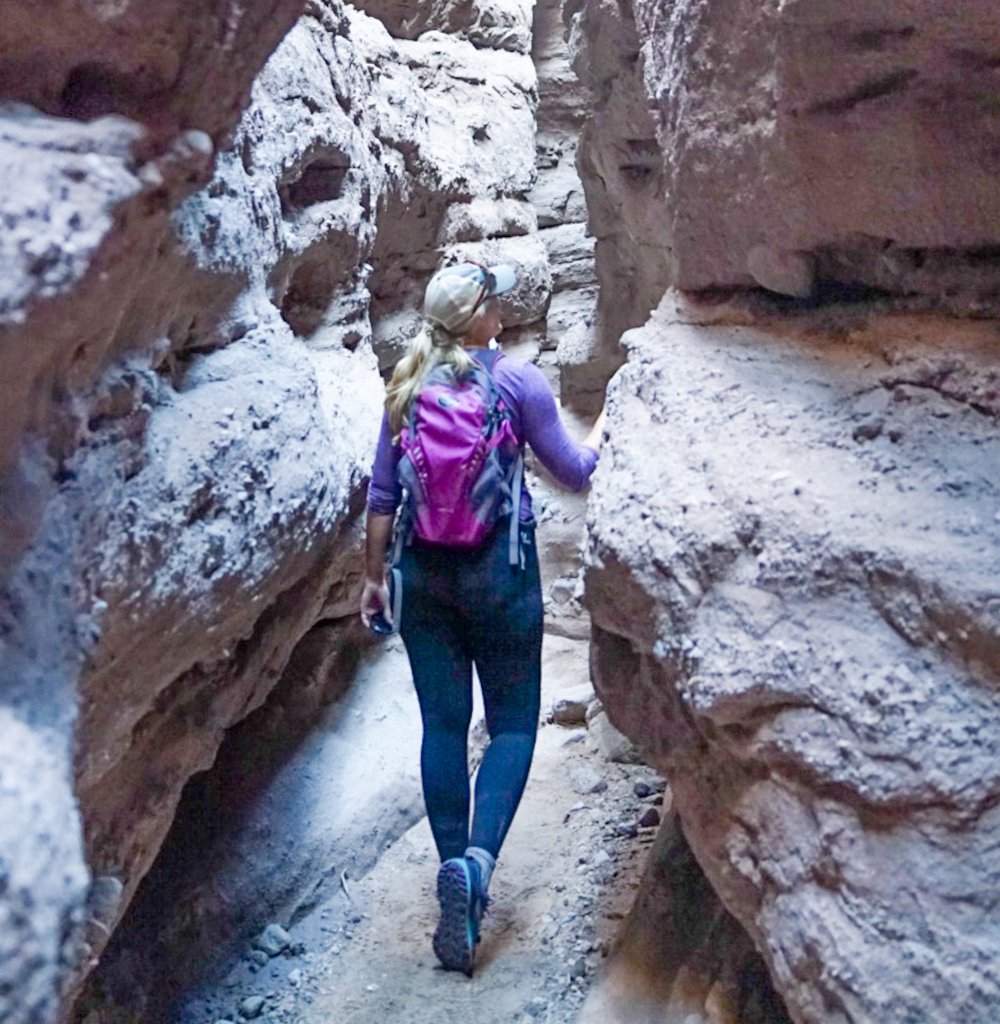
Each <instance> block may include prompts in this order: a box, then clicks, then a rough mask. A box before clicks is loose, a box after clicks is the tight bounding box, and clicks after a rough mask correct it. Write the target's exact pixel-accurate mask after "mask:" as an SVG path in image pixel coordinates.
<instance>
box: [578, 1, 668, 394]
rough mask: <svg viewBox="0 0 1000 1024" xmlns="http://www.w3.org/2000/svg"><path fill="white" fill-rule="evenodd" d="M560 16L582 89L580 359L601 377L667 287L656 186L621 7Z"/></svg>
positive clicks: (652, 139) (655, 155) (659, 168)
mask: <svg viewBox="0 0 1000 1024" xmlns="http://www.w3.org/2000/svg"><path fill="white" fill-rule="evenodd" d="M564 15H565V16H566V17H567V18H568V19H569V21H570V28H571V31H570V37H569V46H570V53H571V56H572V62H573V69H574V70H575V71H576V73H577V75H578V76H579V77H580V79H581V80H582V81H583V82H584V83H585V84H586V85H587V87H588V89H589V92H590V105H591V112H590V117H589V118H588V120H587V122H586V124H585V125H584V127H583V132H582V134H581V137H580V145H579V154H578V157H577V165H578V167H579V171H580V177H581V179H582V181H583V186H584V190H585V193H586V198H587V223H588V228H589V231H590V233H591V234H592V235H594V236H595V238H596V246H595V259H596V271H597V279H598V282H599V284H600V296H599V301H598V315H597V322H596V325H595V328H596V330H595V334H594V337H593V340H592V341H591V343H590V345H589V348H590V361H591V362H592V363H595V364H601V365H602V366H603V368H604V375H605V380H606V379H607V378H608V377H610V376H611V374H612V373H613V372H614V370H615V369H617V368H618V366H620V365H621V362H622V356H621V353H620V350H619V348H618V339H619V338H620V336H621V334H622V332H623V331H624V330H626V329H627V328H629V327H637V326H639V324H641V323H644V322H645V320H646V318H647V317H648V316H649V314H650V311H651V310H652V309H654V308H655V306H656V304H657V303H658V302H659V301H660V297H661V296H662V295H663V291H664V289H665V288H666V287H667V286H668V284H669V283H670V275H671V255H672V254H671V249H670V231H669V226H670V225H669V210H668V207H667V204H666V193H665V190H666V179H665V174H664V170H663V155H662V153H661V151H660V147H659V144H658V142H657V138H656V125H655V122H654V120H653V118H652V116H651V113H650V111H649V103H648V101H647V99H646V94H645V91H644V85H643V78H642V62H641V60H640V46H641V40H640V37H639V35H638V32H637V30H636V26H635V23H634V21H633V19H632V6H631V3H630V0H622V2H612V0H587V2H583V0H571V2H567V3H566V4H565V6H564ZM572 347H573V348H576V349H578V351H577V352H575V353H573V352H571V351H570V352H567V353H565V358H566V361H567V362H575V363H585V361H586V355H585V354H584V352H581V351H579V349H580V348H581V343H580V341H579V340H577V341H576V344H575V345H573V346H572ZM584 351H586V348H584Z"/></svg>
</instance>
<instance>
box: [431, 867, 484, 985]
mask: <svg viewBox="0 0 1000 1024" xmlns="http://www.w3.org/2000/svg"><path fill="white" fill-rule="evenodd" d="M437 896H438V902H439V903H440V905H441V920H440V921H439V922H438V926H437V929H436V930H435V932H434V941H433V946H434V953H435V955H436V956H437V958H438V960H440V961H441V963H442V965H443V966H444V968H445V969H446V970H449V971H462V972H463V973H464V974H466V975H468V976H469V977H470V978H471V977H472V968H473V965H474V961H475V956H476V942H477V940H478V936H477V935H476V934H475V928H474V925H473V921H472V876H471V875H470V873H469V867H468V865H467V864H466V863H465V862H464V861H463V860H462V859H460V858H457V857H456V858H454V859H453V860H446V861H445V862H444V863H443V864H442V865H441V869H440V870H439V871H438V878H437Z"/></svg>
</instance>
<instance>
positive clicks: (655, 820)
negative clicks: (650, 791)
mask: <svg viewBox="0 0 1000 1024" xmlns="http://www.w3.org/2000/svg"><path fill="white" fill-rule="evenodd" d="M659 824H660V812H659V811H658V810H657V809H656V808H655V807H647V808H646V812H645V814H643V816H642V817H641V818H640V819H639V828H653V827H654V826H656V825H659Z"/></svg>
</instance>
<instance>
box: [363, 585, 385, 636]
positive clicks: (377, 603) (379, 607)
mask: <svg viewBox="0 0 1000 1024" xmlns="http://www.w3.org/2000/svg"><path fill="white" fill-rule="evenodd" d="M379 612H381V613H382V614H383V615H384V616H385V618H386V621H387V622H388V623H390V625H391V624H392V608H390V607H389V586H388V584H387V583H386V581H385V576H382V577H380V578H377V579H371V578H370V577H365V585H364V589H363V590H362V591H361V621H362V622H363V623H364V624H365V625H366V626H368V627H369V628H370V627H371V624H372V617H373V616H375V615H378V614H379Z"/></svg>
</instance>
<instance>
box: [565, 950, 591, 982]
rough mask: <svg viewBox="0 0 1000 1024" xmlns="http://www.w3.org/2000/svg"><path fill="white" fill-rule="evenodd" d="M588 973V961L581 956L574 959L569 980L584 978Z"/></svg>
mask: <svg viewBox="0 0 1000 1024" xmlns="http://www.w3.org/2000/svg"><path fill="white" fill-rule="evenodd" d="M586 973H587V961H586V960H585V959H584V958H583V957H582V956H579V957H577V958H576V960H574V961H573V964H572V966H571V967H570V969H569V980H570V981H575V980H576V979H577V978H582V977H583V976H584V975H585V974H586Z"/></svg>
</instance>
